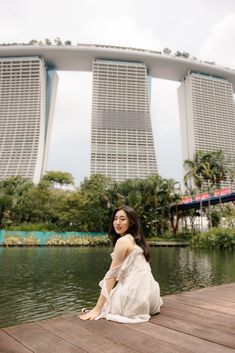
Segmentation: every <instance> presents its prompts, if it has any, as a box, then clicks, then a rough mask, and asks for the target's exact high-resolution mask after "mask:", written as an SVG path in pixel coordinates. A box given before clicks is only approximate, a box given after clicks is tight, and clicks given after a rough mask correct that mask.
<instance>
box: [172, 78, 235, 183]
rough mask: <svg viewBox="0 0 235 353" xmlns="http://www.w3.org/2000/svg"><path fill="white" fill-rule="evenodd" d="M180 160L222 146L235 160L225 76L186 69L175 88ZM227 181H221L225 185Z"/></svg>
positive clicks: (234, 108) (233, 118) (233, 115)
mask: <svg viewBox="0 0 235 353" xmlns="http://www.w3.org/2000/svg"><path fill="white" fill-rule="evenodd" d="M178 99H179V111H180V125H181V146H182V155H183V160H186V159H193V155H194V153H195V152H196V151H198V150H202V151H205V152H210V151H218V150H222V151H223V152H224V154H225V156H226V157H227V159H228V161H229V162H228V164H229V165H231V166H232V165H233V164H234V162H235V103H234V96H233V88H232V84H231V83H230V82H229V81H228V80H225V79H222V78H218V77H213V76H209V75H204V74H199V73H192V72H191V73H189V74H188V75H187V76H186V77H185V79H184V80H183V82H182V83H181V86H180V87H179V88H178ZM226 184H227V183H225V185H226Z"/></svg>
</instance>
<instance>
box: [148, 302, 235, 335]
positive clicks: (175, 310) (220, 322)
mask: <svg viewBox="0 0 235 353" xmlns="http://www.w3.org/2000/svg"><path fill="white" fill-rule="evenodd" d="M161 316H170V317H173V318H177V319H179V320H184V319H185V318H187V320H190V321H191V322H195V321H198V322H203V323H204V324H205V325H207V326H208V327H214V328H216V329H219V330H222V331H225V332H228V333H234V332H235V323H234V317H233V316H228V315H227V314H222V313H217V312H215V311H211V310H205V309H200V308H196V307H194V306H190V305H186V304H181V303H180V304H179V303H178V304H177V305H175V302H173V303H170V302H169V301H168V302H166V303H165V305H164V306H163V307H162V309H161ZM157 317H158V315H157V316H156V320H157ZM151 320H155V316H154V317H153V318H152V319H151Z"/></svg>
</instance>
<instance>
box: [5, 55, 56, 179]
mask: <svg viewBox="0 0 235 353" xmlns="http://www.w3.org/2000/svg"><path fill="white" fill-rule="evenodd" d="M56 88H57V74H56V72H55V70H53V69H50V68H48V67H46V65H45V63H44V60H43V59H41V58H40V57H20V58H17V57H16V58H12V57H11V58H0V179H5V178H8V177H10V176H16V175H20V176H22V177H24V178H27V179H31V180H32V181H34V182H36V183H37V182H38V181H39V180H40V178H41V176H42V173H43V171H44V169H45V167H46V163H47V153H48V145H49V138H50V130H51V122H52V117H53V110H54V103H55V94H56Z"/></svg>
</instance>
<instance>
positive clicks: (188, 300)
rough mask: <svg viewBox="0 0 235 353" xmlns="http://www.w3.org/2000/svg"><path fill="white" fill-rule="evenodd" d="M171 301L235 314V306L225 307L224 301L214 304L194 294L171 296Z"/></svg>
mask: <svg viewBox="0 0 235 353" xmlns="http://www.w3.org/2000/svg"><path fill="white" fill-rule="evenodd" d="M168 299H169V298H168ZM170 300H171V302H173V301H174V302H176V303H177V302H178V303H184V304H189V305H191V306H195V307H199V308H203V309H209V310H213V311H218V312H221V313H224V314H228V315H232V316H234V315H235V308H232V307H224V306H223V303H222V302H221V303H217V304H213V303H210V302H209V301H206V300H204V299H203V298H197V297H196V296H195V297H194V296H193V295H191V296H190V297H189V296H182V295H179V296H178V297H176V296H174V297H172V298H170Z"/></svg>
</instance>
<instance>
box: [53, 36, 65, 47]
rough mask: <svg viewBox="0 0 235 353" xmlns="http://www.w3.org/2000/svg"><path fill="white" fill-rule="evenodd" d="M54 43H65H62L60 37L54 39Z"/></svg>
mask: <svg viewBox="0 0 235 353" xmlns="http://www.w3.org/2000/svg"><path fill="white" fill-rule="evenodd" d="M54 43H55V44H56V45H63V43H62V41H61V39H60V37H56V38H55V39H54Z"/></svg>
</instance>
